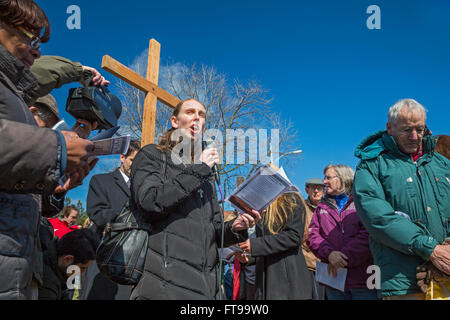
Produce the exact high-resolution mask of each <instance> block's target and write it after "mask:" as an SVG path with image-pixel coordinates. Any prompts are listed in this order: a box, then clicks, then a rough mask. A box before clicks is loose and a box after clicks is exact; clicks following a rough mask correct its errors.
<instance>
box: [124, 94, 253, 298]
mask: <svg viewBox="0 0 450 320" xmlns="http://www.w3.org/2000/svg"><path fill="white" fill-rule="evenodd" d="M170 120H171V124H172V129H170V130H168V131H166V132H165V133H164V134H163V136H162V137H161V140H160V142H159V144H158V145H155V144H150V145H147V146H145V147H143V148H142V149H141V150H140V151H139V152H138V153H137V155H136V157H135V158H134V161H133V165H132V167H131V198H130V208H131V209H133V212H136V220H137V221H138V223H139V222H145V223H148V224H150V226H151V231H150V232H149V239H148V250H147V255H146V259H145V272H144V274H143V275H142V277H141V279H140V281H139V283H138V284H137V286H136V287H135V288H134V290H133V292H132V294H131V299H132V300H144V299H152V300H161V299H163V300H172V299H177V300H214V299H218V298H220V295H219V292H220V287H221V283H220V282H221V275H220V272H221V271H220V270H219V257H218V250H217V249H218V246H220V244H221V238H222V232H221V231H222V228H221V227H222V226H221V222H222V221H221V213H220V207H219V203H218V201H217V195H216V191H215V188H214V184H213V181H212V178H213V171H212V170H211V168H212V167H213V166H214V164H216V163H218V161H219V155H218V151H217V149H215V148H206V149H205V150H203V151H202V148H200V152H199V153H200V154H198V155H196V152H195V146H196V142H198V141H197V138H198V137H199V136H201V134H202V132H203V131H204V129H205V121H206V109H205V107H204V105H203V104H202V103H200V102H199V101H197V100H195V99H188V100H184V101H181V102H180V103H179V104H178V105H177V106H176V108H175V109H174V111H173V114H172V116H171V118H170ZM179 138H180V139H182V140H183V141H180V140H179ZM186 143H187V147H188V148H184V147H183V145H184V144H186ZM200 145H201V143H200ZM179 146H182V147H183V149H180V148H179ZM191 146H193V149H194V153H193V155H192V153H191V152H190V151H191V150H192V149H190V147H191ZM189 153H191V155H189ZM192 162H193V163H192ZM260 218H261V216H260V214H259V213H258V212H257V211H253V212H251V213H243V214H241V215H239V216H238V217H237V218H235V219H233V220H231V221H227V222H225V223H224V246H225V247H226V246H230V245H232V244H235V243H239V242H242V241H244V240H245V239H247V237H248V235H247V229H248V228H249V227H251V226H253V225H254V224H255V223H257V222H258V220H259V219H260Z"/></svg>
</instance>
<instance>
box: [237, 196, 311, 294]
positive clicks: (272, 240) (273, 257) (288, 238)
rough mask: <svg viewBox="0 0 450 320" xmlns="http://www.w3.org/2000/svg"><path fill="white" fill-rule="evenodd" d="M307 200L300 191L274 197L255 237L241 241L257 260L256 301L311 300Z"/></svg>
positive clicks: (250, 254)
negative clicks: (305, 239) (305, 238)
mask: <svg viewBox="0 0 450 320" xmlns="http://www.w3.org/2000/svg"><path fill="white" fill-rule="evenodd" d="M305 214H306V209H305V203H304V201H303V199H302V197H301V196H300V194H299V193H297V192H288V193H283V194H282V195H281V196H279V197H278V198H276V199H275V201H273V202H272V203H271V204H270V205H269V207H268V208H267V211H266V213H265V214H264V216H263V218H262V219H261V221H260V222H259V223H258V224H257V225H256V238H254V239H249V240H247V241H245V242H243V243H240V244H239V247H240V248H241V249H242V250H243V251H244V253H243V254H242V255H243V257H246V260H247V261H248V259H249V258H250V259H256V282H255V287H256V290H255V299H256V300H307V299H312V298H313V296H312V292H313V290H312V288H313V287H312V286H313V283H312V278H311V275H310V273H309V271H308V268H307V266H306V262H305V258H304V256H303V251H302V248H301V244H302V237H303V231H304V223H305Z"/></svg>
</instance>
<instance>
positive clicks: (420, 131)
mask: <svg viewBox="0 0 450 320" xmlns="http://www.w3.org/2000/svg"><path fill="white" fill-rule="evenodd" d="M413 130H416V132H417V134H418V135H419V136H421V135H423V134H424V133H425V127H417V128H414V127H413V128H401V129H399V130H398V131H399V132H400V134H404V135H410V134H411V133H412V132H413Z"/></svg>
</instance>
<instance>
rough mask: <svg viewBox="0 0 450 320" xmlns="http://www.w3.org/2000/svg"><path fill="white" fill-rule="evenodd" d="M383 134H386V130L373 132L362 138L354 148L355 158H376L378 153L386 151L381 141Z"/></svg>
mask: <svg viewBox="0 0 450 320" xmlns="http://www.w3.org/2000/svg"><path fill="white" fill-rule="evenodd" d="M383 134H387V132H386V130H384V131H378V132H375V133H373V134H371V135H369V136H368V137H366V138H364V139H363V140H362V141H361V143H360V144H359V145H358V146H357V147H356V150H355V157H357V158H360V159H362V160H365V159H373V158H376V157H378V155H379V154H380V153H382V152H383V151H384V150H386V148H385V145H384V143H383V139H382V137H383Z"/></svg>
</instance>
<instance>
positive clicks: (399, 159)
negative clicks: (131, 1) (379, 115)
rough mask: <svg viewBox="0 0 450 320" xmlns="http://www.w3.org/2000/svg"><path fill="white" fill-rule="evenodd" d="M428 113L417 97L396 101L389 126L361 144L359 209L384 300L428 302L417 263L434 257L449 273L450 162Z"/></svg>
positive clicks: (358, 151) (356, 184) (357, 189)
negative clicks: (429, 124)
mask: <svg viewBox="0 0 450 320" xmlns="http://www.w3.org/2000/svg"><path fill="white" fill-rule="evenodd" d="M425 120H426V111H425V109H424V108H423V106H422V105H420V104H419V103H418V102H417V101H415V100H413V99H404V100H400V101H398V102H397V103H396V104H394V105H393V106H392V107H391V108H390V110H389V115H388V123H387V130H386V131H380V132H377V133H375V134H373V135H371V136H369V137H367V138H366V139H364V140H363V141H362V142H361V144H360V145H359V146H358V147H357V148H356V151H355V156H357V157H358V158H360V159H361V161H360V163H359V164H358V167H357V170H356V174H355V181H354V190H353V192H354V197H355V206H356V209H357V210H358V213H359V215H360V218H361V221H362V222H363V224H364V226H365V228H366V229H367V231H368V232H369V234H370V247H371V251H372V254H373V257H374V260H375V264H376V265H377V266H378V267H379V268H380V271H381V275H380V276H381V288H380V289H381V290H379V297H380V298H383V299H424V298H425V295H424V294H423V293H421V291H420V289H419V287H418V286H417V284H416V268H417V267H418V266H419V265H422V264H424V263H425V262H428V261H430V262H431V263H432V264H433V265H434V266H435V267H437V268H438V269H439V270H440V271H442V272H444V273H446V274H449V275H450V246H446V245H442V244H443V242H444V240H445V239H446V238H448V237H450V222H449V218H450V201H449V199H450V161H449V160H448V159H447V158H445V157H444V156H442V155H441V154H439V153H437V152H435V146H436V137H433V136H431V132H430V131H429V130H428V129H427V127H426V125H425Z"/></svg>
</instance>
